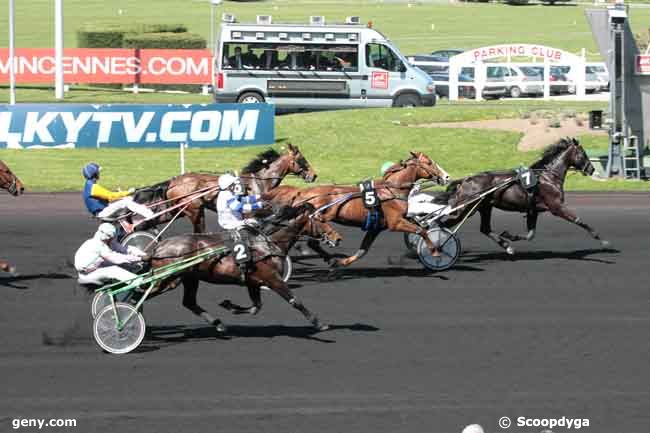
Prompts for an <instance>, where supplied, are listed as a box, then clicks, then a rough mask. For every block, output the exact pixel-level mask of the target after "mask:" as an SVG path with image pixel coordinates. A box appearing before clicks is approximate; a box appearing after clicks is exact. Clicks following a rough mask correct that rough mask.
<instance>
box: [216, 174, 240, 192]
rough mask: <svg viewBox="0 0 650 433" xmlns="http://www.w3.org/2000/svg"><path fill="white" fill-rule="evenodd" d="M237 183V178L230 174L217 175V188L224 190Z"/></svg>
mask: <svg viewBox="0 0 650 433" xmlns="http://www.w3.org/2000/svg"><path fill="white" fill-rule="evenodd" d="M235 183H237V178H236V177H235V176H233V175H232V174H229V173H226V174H222V175H221V176H219V189H221V190H225V189H228V188H230V187H231V186H232V185H234V184H235Z"/></svg>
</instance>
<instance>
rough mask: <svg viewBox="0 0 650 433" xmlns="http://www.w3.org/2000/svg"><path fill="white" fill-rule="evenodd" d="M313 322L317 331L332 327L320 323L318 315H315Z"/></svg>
mask: <svg viewBox="0 0 650 433" xmlns="http://www.w3.org/2000/svg"><path fill="white" fill-rule="evenodd" d="M311 324H312V326H313V327H314V329H316V330H317V331H327V330H328V329H330V326H329V325H326V324H323V323H320V320H318V317H314V318H313V319H311Z"/></svg>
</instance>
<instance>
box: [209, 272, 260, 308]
mask: <svg viewBox="0 0 650 433" xmlns="http://www.w3.org/2000/svg"><path fill="white" fill-rule="evenodd" d="M246 287H247V288H248V296H249V298H250V299H251V302H252V303H253V305H251V306H250V307H242V306H241V305H238V304H235V303H233V302H231V301H230V300H229V299H226V300H225V301H223V302H221V303H220V304H219V306H220V307H222V308H225V309H226V310H228V311H230V312H231V313H233V314H257V313H259V312H260V310H261V309H262V291H261V290H260V289H261V287H262V284H261V283H260V282H259V281H256V280H254V279H253V278H246Z"/></svg>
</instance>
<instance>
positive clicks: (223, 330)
mask: <svg viewBox="0 0 650 433" xmlns="http://www.w3.org/2000/svg"><path fill="white" fill-rule="evenodd" d="M212 324H213V325H214V328H215V329H216V330H217V332H218V333H219V334H225V333H226V332H228V327H227V326H226V325H224V324H223V322H222V321H221V320H219V319H217V320H215V321H214V322H212Z"/></svg>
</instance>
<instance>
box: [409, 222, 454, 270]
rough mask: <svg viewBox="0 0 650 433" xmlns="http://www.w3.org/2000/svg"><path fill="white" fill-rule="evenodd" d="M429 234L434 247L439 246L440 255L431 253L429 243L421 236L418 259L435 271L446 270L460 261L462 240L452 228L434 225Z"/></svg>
mask: <svg viewBox="0 0 650 433" xmlns="http://www.w3.org/2000/svg"><path fill="white" fill-rule="evenodd" d="M427 235H428V237H429V239H430V240H431V242H432V243H433V245H434V247H436V248H437V251H438V255H436V256H434V255H433V254H431V251H430V250H429V247H428V246H427V243H426V242H425V241H424V239H422V238H420V240H419V241H418V248H417V253H418V260H420V263H422V265H423V266H424V267H425V268H427V269H429V270H430V271H433V272H439V271H444V270H447V269H449V268H451V267H452V266H454V264H455V263H456V261H458V257H459V256H460V240H459V239H458V237H456V235H455V234H454V233H452V232H451V230H449V229H446V228H444V227H433V228H432V229H429V231H428V232H427Z"/></svg>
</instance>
